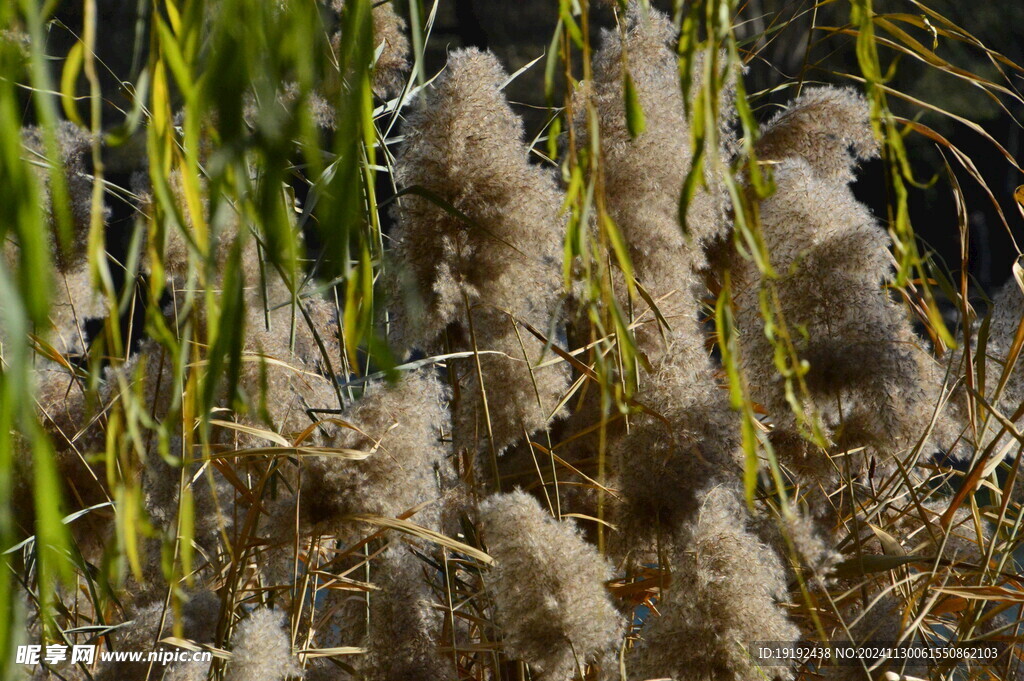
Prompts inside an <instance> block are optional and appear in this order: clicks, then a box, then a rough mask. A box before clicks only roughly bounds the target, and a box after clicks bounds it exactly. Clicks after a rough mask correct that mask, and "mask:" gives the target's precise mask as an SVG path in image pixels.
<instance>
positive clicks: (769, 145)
mask: <svg viewBox="0 0 1024 681" xmlns="http://www.w3.org/2000/svg"><path fill="white" fill-rule="evenodd" d="M756 152H757V157H758V159H759V160H764V161H781V160H783V159H786V158H795V157H799V158H802V159H804V160H805V161H807V163H808V164H809V165H810V166H811V168H813V169H814V172H815V173H817V174H818V175H820V176H821V177H822V178H824V179H827V180H830V181H835V182H842V183H845V182H851V181H852V180H853V170H854V167H855V166H856V164H857V163H858V162H859V161H863V160H867V159H869V158H872V157H874V156H877V155H878V142H877V140H875V137H874V134H873V133H872V130H871V117H870V113H869V111H868V105H867V102H866V101H865V100H864V97H863V96H862V95H860V94H858V93H857V92H855V91H854V90H853V89H852V88H834V87H822V88H808V89H807V90H805V91H804V94H803V95H801V96H800V97H798V98H797V99H795V100H794V101H793V102H791V103H790V105H789V106H788V107H787V108H786V109H784V110H783V111H781V112H779V113H778V114H776V115H775V116H774V117H773V118H772V119H771V120H770V121H768V123H767V124H765V125H764V126H763V128H762V130H761V138H760V139H759V140H758V142H757V146H756ZM851 152H852V153H851Z"/></svg>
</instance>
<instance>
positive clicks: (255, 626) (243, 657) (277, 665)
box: [224, 608, 301, 681]
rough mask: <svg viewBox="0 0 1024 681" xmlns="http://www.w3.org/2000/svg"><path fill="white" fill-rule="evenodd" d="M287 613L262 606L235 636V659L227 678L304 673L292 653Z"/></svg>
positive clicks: (241, 680)
mask: <svg viewBox="0 0 1024 681" xmlns="http://www.w3.org/2000/svg"><path fill="white" fill-rule="evenodd" d="M287 622H288V620H287V618H286V617H285V615H284V613H282V612H279V611H277V610H271V609H270V608H258V609H256V610H253V611H252V612H251V613H249V616H248V617H247V618H245V620H243V621H242V622H241V624H239V625H238V627H237V628H236V629H235V632H234V634H233V635H232V636H231V661H230V663H229V664H228V671H227V675H226V676H225V677H224V678H225V681H284V680H285V679H288V678H291V677H294V676H300V675H301V672H300V670H299V665H298V664H297V663H296V659H295V657H294V656H293V655H292V644H291V639H290V638H289V636H288V628H287V626H286V625H287Z"/></svg>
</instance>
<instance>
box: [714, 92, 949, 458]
mask: <svg viewBox="0 0 1024 681" xmlns="http://www.w3.org/2000/svg"><path fill="white" fill-rule="evenodd" d="M851 147H852V148H853V149H854V151H855V155H851V154H850V152H849V151H848V150H849V149H850V148H851ZM874 153H876V148H875V146H874V145H873V142H872V138H871V133H870V127H869V123H868V111H867V104H866V102H865V101H864V100H863V98H861V97H859V96H857V95H855V94H854V93H852V92H851V91H847V90H835V89H822V90H811V91H810V92H808V93H807V94H805V95H804V96H802V97H801V98H800V99H798V100H796V101H795V102H794V103H793V104H792V105H791V106H790V107H789V109H788V110H787V111H785V112H784V113H782V114H780V115H778V116H776V117H775V118H774V119H773V120H772V121H771V122H770V123H769V124H768V125H766V126H765V127H764V131H763V138H762V140H761V142H760V143H759V146H758V155H759V158H761V159H762V160H766V161H774V162H776V163H777V165H775V166H774V169H775V173H774V174H775V182H776V185H777V190H776V192H775V193H774V194H773V195H772V196H770V197H769V198H767V199H765V200H764V201H763V202H762V205H761V224H762V231H763V235H764V241H765V245H766V247H767V249H768V252H769V253H770V254H771V258H772V265H773V267H774V268H775V270H776V271H777V272H778V273H779V275H780V278H779V279H778V280H777V282H776V287H777V291H778V297H779V309H780V312H781V313H782V314H783V316H784V318H785V321H786V324H787V326H788V327H789V328H791V329H797V328H799V329H806V331H805V332H802V333H801V334H800V338H797V339H796V345H797V353H798V355H799V356H800V358H801V359H803V360H806V361H807V362H809V364H810V371H809V373H808V374H807V375H806V377H805V381H806V384H807V387H808V391H809V393H810V397H811V400H812V402H813V404H812V405H805V407H806V406H813V408H814V411H816V412H817V413H818V414H819V415H820V416H821V417H822V420H823V423H824V425H825V426H826V428H827V429H828V430H827V432H828V434H829V435H831V436H832V437H833V438H835V439H837V441H838V442H839V443H840V444H841V445H843V446H846V447H851V446H858V445H873V446H876V447H880V448H882V449H883V450H886V451H893V450H895V449H899V448H901V447H906V446H909V445H912V444H914V442H915V441H916V439H917V438H918V437H919V436H920V435H921V433H922V432H923V428H922V425H923V424H928V423H929V422H930V421H931V420H932V411H933V410H934V408H935V405H936V403H937V402H938V401H939V400H938V398H939V396H940V395H941V393H940V389H941V383H942V380H941V373H940V372H939V370H938V365H937V363H936V362H935V361H934V360H933V359H932V358H931V356H930V355H929V354H928V352H927V351H926V350H925V349H924V348H923V347H922V345H923V342H922V341H921V340H920V339H919V338H918V337H917V336H916V335H915V334H914V333H913V330H912V328H911V325H910V321H909V319H908V318H907V315H906V313H905V311H904V310H903V309H902V308H901V307H900V306H898V305H896V304H895V303H894V302H893V301H892V300H891V299H890V298H889V296H888V294H887V292H886V290H885V288H884V286H883V285H884V284H885V282H887V281H888V280H889V278H890V277H891V270H892V267H891V257H890V255H889V252H888V246H889V243H890V241H889V238H888V236H887V235H886V234H885V233H884V232H883V231H882V230H881V229H880V228H879V227H878V225H877V224H876V222H875V220H874V218H873V217H872V216H871V214H870V212H869V211H868V209H867V207H866V206H864V205H862V204H861V203H859V202H858V201H857V200H856V199H855V198H854V196H853V193H852V191H851V190H850V188H849V187H848V182H849V181H850V180H851V179H852V176H853V175H852V174H853V168H854V165H855V163H856V161H857V160H858V159H863V158H868V157H870V156H871V155H873V154H874ZM734 269H735V270H736V272H737V276H736V281H737V293H736V296H735V300H736V305H737V325H738V326H740V328H741V329H742V336H741V341H742V344H743V352H742V357H743V361H744V363H745V368H746V370H747V372H748V376H749V377H750V381H751V386H752V390H753V392H754V396H755V398H756V399H758V400H759V401H761V402H762V403H763V404H765V406H766V407H767V408H768V409H769V412H770V413H771V414H772V415H773V418H774V419H775V420H776V423H777V424H778V425H779V426H780V427H782V428H783V429H793V428H796V425H795V423H793V419H792V416H791V414H790V411H789V406H788V405H787V399H786V395H785V389H784V384H783V381H782V378H781V377H780V376H779V374H778V372H777V370H776V367H775V358H774V348H773V346H772V344H771V341H769V340H768V338H767V337H766V336H765V333H764V331H763V330H762V329H763V326H764V321H763V319H762V317H761V306H760V300H759V290H760V287H761V284H762V282H761V280H760V276H759V275H758V274H757V272H756V269H755V267H754V266H753V264H752V263H748V262H738V263H737V266H736V267H735V268H734ZM936 435H937V436H938V437H940V438H945V437H947V435H948V433H947V432H945V431H944V432H943V433H942V434H941V435H940V434H938V433H936Z"/></svg>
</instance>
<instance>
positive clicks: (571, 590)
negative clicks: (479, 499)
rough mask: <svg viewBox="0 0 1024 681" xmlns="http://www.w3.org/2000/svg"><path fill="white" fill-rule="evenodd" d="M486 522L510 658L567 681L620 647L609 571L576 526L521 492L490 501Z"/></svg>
mask: <svg viewBox="0 0 1024 681" xmlns="http://www.w3.org/2000/svg"><path fill="white" fill-rule="evenodd" d="M480 521H481V523H482V527H483V536H484V539H485V542H486V544H487V551H488V553H489V554H490V555H491V556H492V557H493V558H494V560H495V567H494V569H493V570H492V572H491V580H490V586H491V588H492V590H493V593H494V603H495V611H496V618H497V622H498V625H499V626H500V627H501V630H502V632H503V635H504V639H503V644H504V647H505V650H506V651H508V653H509V655H511V656H512V657H515V658H519V659H522V660H524V661H526V662H527V663H528V664H530V665H531V666H532V667H534V668H535V669H537V670H538V671H541V672H543V673H544V674H545V677H546V678H566V677H567V676H571V675H572V673H573V672H574V670H575V669H576V664H577V660H578V662H579V664H581V665H583V664H586V663H588V662H592V661H594V660H595V659H597V658H598V657H599V656H600V655H602V654H603V653H605V652H607V651H609V650H610V649H611V648H612V647H613V646H614V645H615V644H616V643H617V642H618V640H619V638H620V636H621V634H622V628H623V622H622V619H621V617H620V616H619V614H618V613H617V612H616V610H615V608H614V607H613V606H612V604H611V602H610V600H609V598H608V594H607V591H606V590H605V586H604V584H605V582H606V581H607V580H609V579H610V578H611V567H610V566H609V564H608V562H607V561H606V560H605V559H604V558H603V557H602V556H601V555H600V554H599V553H598V552H597V550H596V549H595V548H594V546H592V545H591V544H588V543H587V542H585V541H584V540H583V538H582V537H581V536H580V535H579V533H578V532H577V530H576V529H575V528H574V527H573V526H572V525H569V524H567V523H563V522H559V521H557V520H555V519H554V518H552V517H551V515H550V514H548V512H547V511H545V510H543V509H542V508H541V507H540V505H539V504H538V503H537V500H536V499H534V498H533V497H531V496H530V495H528V494H526V493H525V492H521V491H516V492H512V493H509V494H498V495H494V496H491V497H489V498H488V499H486V500H485V501H484V502H483V503H481V505H480Z"/></svg>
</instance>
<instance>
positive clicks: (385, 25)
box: [331, 0, 409, 99]
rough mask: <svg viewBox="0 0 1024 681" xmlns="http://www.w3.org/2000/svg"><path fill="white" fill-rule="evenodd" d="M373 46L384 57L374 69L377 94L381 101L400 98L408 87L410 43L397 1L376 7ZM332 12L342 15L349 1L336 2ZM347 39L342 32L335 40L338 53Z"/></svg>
mask: <svg viewBox="0 0 1024 681" xmlns="http://www.w3.org/2000/svg"><path fill="white" fill-rule="evenodd" d="M374 5H375V6H374V8H373V42H374V48H375V49H378V48H379V49H380V55H379V56H378V57H377V61H376V63H374V65H373V81H372V86H373V94H375V95H377V96H378V97H380V98H381V99H384V98H387V97H394V96H396V95H398V94H399V93H400V92H401V91H402V88H403V87H404V86H405V76H406V74H407V73H408V72H409V39H408V38H407V37H406V36H405V19H403V18H402V17H400V16H399V15H398V13H397V12H396V11H395V7H394V0H391V2H383V3H380V4H377V3H374ZM331 8H332V9H333V10H334V11H335V12H336V13H337V14H338V15H340V14H341V13H342V10H344V8H345V0H333V1H332V2H331ZM343 39H344V36H342V34H341V31H338V32H337V33H335V34H334V35H333V36H332V37H331V45H332V46H333V47H334V50H335V51H338V50H339V49H340V46H341V42H342V40H343Z"/></svg>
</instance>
